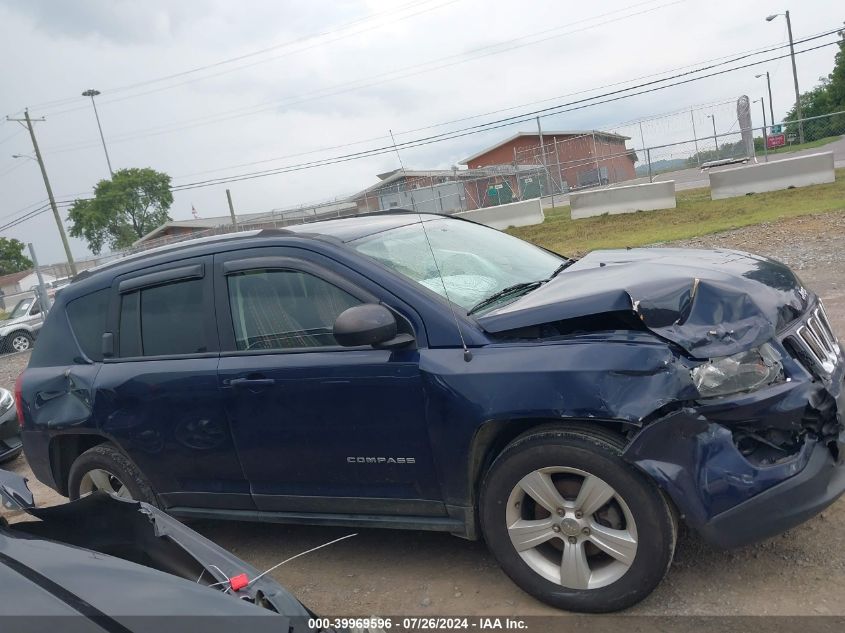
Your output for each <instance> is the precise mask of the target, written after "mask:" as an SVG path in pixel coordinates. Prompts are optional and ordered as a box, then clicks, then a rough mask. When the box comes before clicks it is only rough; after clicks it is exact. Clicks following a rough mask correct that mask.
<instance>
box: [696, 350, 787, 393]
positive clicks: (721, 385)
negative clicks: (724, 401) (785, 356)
mask: <svg viewBox="0 0 845 633" xmlns="http://www.w3.org/2000/svg"><path fill="white" fill-rule="evenodd" d="M690 375H691V376H692V382H693V384H694V385H695V388H696V389H698V393H699V394H701V397H702V398H712V397H714V396H726V395H728V394H732V393H740V392H743V391H754V390H755V389H759V388H760V387H765V386H766V385H770V384H772V383H774V382H778V381H779V380H782V379H783V365H781V362H780V356H779V355H778V353H777V352H776V351H775V349H774V348H773V347H772V346H771V345H769V344H768V343H764V344H763V345H761V346H760V347H757V348H755V349H751V350H748V351H747V352H740V353H739V354H734V355H733V356H724V357H722V358H713V359H711V360H709V361H707V362H706V363H702V364H701V365H699V366H698V367H695V368H694V369H692V370H691V371H690Z"/></svg>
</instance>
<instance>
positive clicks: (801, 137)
mask: <svg viewBox="0 0 845 633" xmlns="http://www.w3.org/2000/svg"><path fill="white" fill-rule="evenodd" d="M779 15H783V16H784V17H786V31H787V33H788V34H789V56H790V58H791V59H792V81H793V83H794V84H795V114H796V116H797V117H798V142H799V143H803V142H804V121H803V119H804V116H803V114H801V93H800V92H799V90H798V69H797V67H796V66H795V44H794V43H793V41H792V20H790V19H789V11H786V12H785V13H774V14H772V15H769V16H767V17H766V22H771V21H772V20H774V19H775V18H776V17H778V16H779ZM769 101H771V98H770V99H769Z"/></svg>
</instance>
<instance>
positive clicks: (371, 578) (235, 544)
mask: <svg viewBox="0 0 845 633" xmlns="http://www.w3.org/2000/svg"><path fill="white" fill-rule="evenodd" d="M670 245H671V246H690V247H697V248H712V247H721V248H737V249H742V250H749V251H755V252H759V253H763V254H766V255H769V256H772V257H774V258H776V259H780V260H781V261H784V262H786V263H787V264H789V265H790V266H792V267H793V268H794V269H795V270H796V271H797V272H798V273H799V275H800V276H801V278H802V279H803V281H804V282H805V283H806V285H807V286H808V287H810V288H812V289H813V290H815V291H816V292H818V293H819V294H820V295H821V296H822V298H823V299H824V301H825V304H826V305H827V308H828V313H829V315H830V317H831V319H832V320H833V322H834V328H835V329H836V330H837V331H838V333H839V335H840V337H841V338H845V255H843V250H845V213H839V214H827V215H820V216H808V217H802V218H794V219H790V220H787V221H784V222H779V223H773V224H765V225H760V226H755V227H747V228H742V229H738V230H735V231H729V232H726V233H721V234H718V235H712V236H706V237H702V238H697V239H694V240H686V241H684V242H677V243H673V244H667V246H670ZM27 359H28V358H27V355H26V354H21V355H15V356H5V357H3V358H2V359H0V385H2V386H6V387H9V388H11V386H12V383H13V382H14V378H15V376H16V375H17V373H18V372H19V371H20V370H21V369H22V368H23V367H24V366H25V364H26V362H27ZM7 467H8V466H7ZM12 469H13V470H15V471H17V472H20V473H22V474H26V473H28V472H29V469H28V467H27V465H26V462H25V461H24V459H23V458H22V457H21V458H18V459H17V460H16V461H15V462H14V463H13V464H12ZM30 485H31V487H32V488H33V491H34V492H35V494H36V498H37V500H38V501H39V503H42V504H49V503H55V502H59V501H61V500H62V498H61V497H59V496H58V495H56V494H55V493H53V492H52V491H49V490H48V489H46V488H45V487H44V486H41V485H40V484H38V483H37V482H35V481H31V483H30ZM760 520H761V521H765V517H761V518H760ZM193 525H194V527H195V528H196V529H198V530H199V531H201V532H202V533H204V534H205V535H206V536H208V537H209V538H211V539H213V540H214V541H216V542H218V543H220V544H221V545H223V546H224V547H227V548H229V549H230V550H232V551H234V552H235V553H236V554H237V555H238V556H240V557H242V558H244V559H245V560H247V561H248V562H250V563H251V564H252V565H254V566H256V567H258V568H259V569H264V568H268V567H270V566H272V565H273V564H275V563H277V562H278V561H280V560H283V559H284V558H287V557H288V556H291V555H293V554H296V553H298V552H301V551H304V550H306V549H309V548H311V547H314V546H316V545H319V544H321V543H324V542H326V541H329V540H331V539H333V538H337V537H339V536H342V535H344V534H348V533H349V532H351V531H352V530H348V529H343V528H326V527H306V526H285V525H271V524H267V525H264V524H240V523H226V522H218V523H213V522H207V521H198V522H196V523H194V524H193ZM358 533H359V534H358V536H357V537H355V538H354V539H351V540H350V541H348V542H344V543H341V544H338V545H336V546H332V547H331V548H327V549H325V550H322V551H320V552H316V553H314V554H312V555H309V556H306V557H303V558H301V559H297V560H296V561H294V562H292V563H290V564H289V565H286V566H285V567H283V568H280V569H279V570H278V571H277V572H274V576H275V577H276V578H277V579H278V580H279V581H280V582H282V583H284V584H285V585H286V586H287V587H288V588H289V589H291V590H292V591H293V592H294V593H295V594H296V595H298V596H299V597H300V598H301V599H302V600H303V601H304V602H305V603H306V604H308V605H309V606H310V607H311V608H312V609H314V610H315V611H316V612H318V613H322V614H331V615H340V616H348V615H359V616H367V615H373V614H420V615H450V614H454V615H458V614H461V615H491V614H497V615H550V614H557V613H560V612H558V611H555V610H554V609H550V608H549V607H546V606H545V605H542V604H540V603H539V602H537V601H536V600H534V599H533V598H531V597H529V596H527V595H526V594H524V593H522V592H521V591H520V590H519V589H517V588H516V587H515V586H514V585H513V584H512V583H511V582H510V580H508V578H507V577H506V576H505V575H504V574H503V573H502V572H501V571H500V569H499V568H498V566H497V565H496V563H495V561H494V559H493V557H492V556H491V555H490V554H489V553H488V552H487V550H486V548H485V546H484V545H483V544H482V543H477V542H475V543H474V542H468V541H464V540H461V539H458V538H455V537H453V536H449V535H447V534H437V533H429V532H403V531H387V530H374V529H371V530H358ZM628 613H631V614H639V615H646V614H652V615H680V614H683V615H698V616H705V615H817V614H836V615H845V500H840V501H839V502H837V503H836V504H834V505H833V506H831V507H830V508H829V509H828V510H826V511H825V512H824V513H822V514H821V515H820V516H818V517H816V518H814V519H812V520H810V521H809V522H807V523H806V524H804V525H802V526H800V527H798V528H796V529H794V530H791V531H790V532H788V533H786V534H784V535H782V536H779V537H777V538H774V539H771V540H769V541H766V542H764V543H761V544H759V545H755V546H750V547H745V548H742V549H739V550H734V551H730V552H720V551H716V550H713V549H712V548H710V547H708V546H707V545H706V544H705V543H703V542H702V541H701V540H700V539H698V538H697V537H696V536H695V535H693V534H689V533H686V534H683V535H682V537H681V539H680V540H679V543H678V549H677V553H676V556H675V562H674V564H673V565H672V568H671V569H670V571H669V575H668V576H667V578H666V579H665V580H664V581H663V583H662V584H661V585H660V586H659V587H658V589H657V590H656V591H655V592H654V593H653V594H652V595H651V596H650V597H649V598H647V599H646V600H645V601H643V602H642V603H641V604H639V605H638V606H636V607H634V608H633V609H631V610H629V611H628Z"/></svg>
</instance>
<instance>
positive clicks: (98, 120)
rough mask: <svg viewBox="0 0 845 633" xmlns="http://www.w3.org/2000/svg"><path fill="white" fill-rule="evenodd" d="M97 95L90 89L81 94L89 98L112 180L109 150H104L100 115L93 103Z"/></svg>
mask: <svg viewBox="0 0 845 633" xmlns="http://www.w3.org/2000/svg"><path fill="white" fill-rule="evenodd" d="M98 94H100V91H99V90H94V89H93V88H92V89H90V90H86V91H85V92H83V93H82V96H83V97H91V105H92V106H94V117H95V118H96V119H97V129H98V130H100V140H101V141H102V142H103V151H104V152H105V153H106V164H107V165H108V166H109V174H110V175H111V177H112V178H114V171H112V168H111V159H110V158H109V150H108V149H107V148H106V137H105V136H103V126H102V125H100V113H99V112H97V102H96V101H94V97H96V96H97V95H98Z"/></svg>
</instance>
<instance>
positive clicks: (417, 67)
mask: <svg viewBox="0 0 845 633" xmlns="http://www.w3.org/2000/svg"><path fill="white" fill-rule="evenodd" d="M655 1H656V0H646V2H640V3H638V4H634V5H630V6H628V7H624V8H622V9H617V10H614V11H610V12H607V13H603V14H600V15H597V16H592V17H590V18H584V19H582V20H579V21H576V22H569V23H567V24H565V25H561V26H556V27H553V28H548V29H543V30H540V31H536V32H532V33H528V34H526V35H522V36H519V37H516V38H512V39H510V40H505V41H504V42H499V43H496V44H490V45H486V46H482V47H478V48H475V49H472V50H470V51H465V52H462V53H458V54H453V55H447V56H444V57H439V58H436V59H433V60H429V61H426V62H421V63H419V64H412V65H410V66H405V67H403V68H399V69H396V70H392V71H388V72H382V73H378V74H375V75H371V76H369V77H366V78H359V79H356V80H352V81H347V82H344V83H340V84H335V85H334V86H331V87H327V88H321V89H318V90H315V91H312V92H310V93H306V94H305V96H302V97H298V98H295V99H282V100H278V99H276V100H272V101H266V102H262V103H258V104H253V105H251V106H242V107H238V108H233V109H230V110H225V111H223V112H219V113H217V114H210V115H205V116H202V117H192V118H190V119H183V120H182V121H180V122H177V123H175V124H168V125H164V126H154V127H151V128H146V129H143V130H137V131H135V132H131V133H127V134H122V135H121V134H119V135H116V136H113V137H112V138H111V140H110V142H112V143H121V142H126V141H130V140H134V139H137V138H146V137H148V136H158V135H160V134H168V133H172V132H176V131H179V130H184V129H192V128H196V127H202V126H204V125H212V124H215V123H220V122H222V121H228V120H231V119H236V118H241V117H242V116H252V115H255V114H260V113H262V112H266V111H269V110H275V109H276V108H280V107H290V106H293V105H299V104H302V103H307V102H310V101H315V100H318V99H323V98H326V97H332V96H338V95H341V94H345V93H347V92H352V91H356V90H360V89H362V88H370V87H374V86H378V85H382V84H384V83H389V82H392V81H396V80H398V79H404V78H407V77H414V76H417V75H421V74H425V73H429V72H434V71H436V70H442V69H444V68H449V67H452V66H456V65H459V64H463V63H466V62H469V61H475V60H478V59H482V58H484V57H489V56H491V55H498V54H502V53H506V52H509V51H512V50H516V49H519V48H524V47H526V46H533V45H535V44H540V43H542V42H546V41H549V40H551V39H555V38H559V37H563V36H564V35H571V34H573V33H578V32H583V31H586V30H590V29H593V28H597V27H600V26H604V25H606V24H610V23H613V22H618V21H621V20H624V19H627V18H631V17H636V16H639V15H643V14H646V13H650V12H652V11H657V10H660V9H664V8H666V7H669V6H673V5H676V4H680V3H683V2H687V1H688V0H672V1H671V2H667V3H664V4H661V5H658V6H656V7H650V8H647V9H643V10H640V11H637V12H634V13H626V14H624V15H621V16H618V17H615V18H611V19H605V20H603V21H601V22H598V23H596V24H591V25H587V26H584V27H580V28H576V29H572V28H569V27H571V26H572V25H573V24H580V23H583V22H591V21H595V20H599V19H601V18H607V17H608V16H611V15H614V14H617V13H620V12H623V11H630V10H631V9H636V8H638V7H641V6H643V5H647V4H653V3H654V2H655ZM562 29H568V30H563V31H562ZM549 33H554V34H552V35H547V34H549ZM541 35H547V36H546V37H541V38H540V39H534V40H532V41H528V42H522V43H518V42H521V41H522V40H526V39H530V38H536V37H538V36H541ZM509 44H510V46H507V45H509ZM450 60H451V61H450ZM410 71H413V72H410ZM361 82H368V83H361ZM103 103H108V101H104V102H103ZM54 114H58V113H54ZM89 145H91V144H90V143H84V144H74V145H65V146H58V147H56V148H53V149H52V150H51V153H58V152H63V151H70V150H72V149H82V148H83V147H85V148H87V147H88V146H89Z"/></svg>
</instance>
